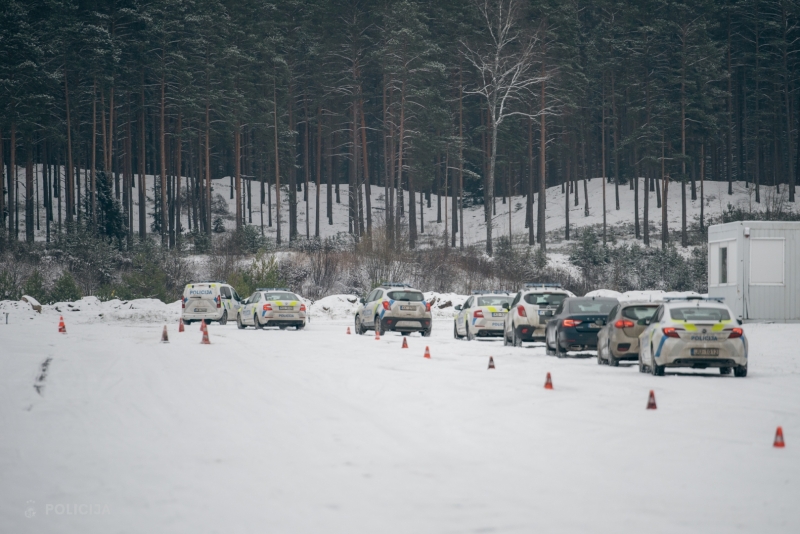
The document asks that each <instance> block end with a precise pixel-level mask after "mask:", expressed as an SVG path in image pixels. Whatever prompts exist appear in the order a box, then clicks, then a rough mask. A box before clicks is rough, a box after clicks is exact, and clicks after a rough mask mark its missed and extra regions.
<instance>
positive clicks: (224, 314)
mask: <svg viewBox="0 0 800 534" xmlns="http://www.w3.org/2000/svg"><path fill="white" fill-rule="evenodd" d="M219 324H220V326H225V325H226V324H228V310H225V311H224V312H222V317H221V318H220V320H219Z"/></svg>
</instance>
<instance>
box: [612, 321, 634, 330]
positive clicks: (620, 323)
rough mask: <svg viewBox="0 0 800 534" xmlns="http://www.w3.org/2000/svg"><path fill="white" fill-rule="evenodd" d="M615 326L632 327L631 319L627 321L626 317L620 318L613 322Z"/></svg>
mask: <svg viewBox="0 0 800 534" xmlns="http://www.w3.org/2000/svg"><path fill="white" fill-rule="evenodd" d="M614 327H615V328H633V321H629V320H627V319H620V320H619V321H617V322H616V323H614Z"/></svg>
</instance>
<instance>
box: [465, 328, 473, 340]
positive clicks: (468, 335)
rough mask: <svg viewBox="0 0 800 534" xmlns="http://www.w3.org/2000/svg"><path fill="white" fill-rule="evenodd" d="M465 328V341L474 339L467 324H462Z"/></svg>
mask: <svg viewBox="0 0 800 534" xmlns="http://www.w3.org/2000/svg"><path fill="white" fill-rule="evenodd" d="M464 326H465V327H466V328H467V341H473V340H474V339H475V334H473V333H472V332H470V330H469V325H468V324H467V325H464Z"/></svg>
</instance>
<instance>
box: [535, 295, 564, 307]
mask: <svg viewBox="0 0 800 534" xmlns="http://www.w3.org/2000/svg"><path fill="white" fill-rule="evenodd" d="M565 298H567V295H566V294H564V293H528V294H527V295H525V302H527V303H528V304H535V305H537V306H558V305H559V304H561V303H562V302H564V299H565Z"/></svg>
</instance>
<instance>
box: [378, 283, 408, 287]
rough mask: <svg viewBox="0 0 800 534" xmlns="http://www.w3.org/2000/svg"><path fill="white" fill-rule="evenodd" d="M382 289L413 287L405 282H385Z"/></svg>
mask: <svg viewBox="0 0 800 534" xmlns="http://www.w3.org/2000/svg"><path fill="white" fill-rule="evenodd" d="M381 287H411V286H410V285H408V284H406V283H403V282H384V283H382V284H381Z"/></svg>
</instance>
